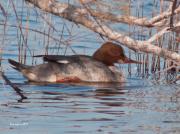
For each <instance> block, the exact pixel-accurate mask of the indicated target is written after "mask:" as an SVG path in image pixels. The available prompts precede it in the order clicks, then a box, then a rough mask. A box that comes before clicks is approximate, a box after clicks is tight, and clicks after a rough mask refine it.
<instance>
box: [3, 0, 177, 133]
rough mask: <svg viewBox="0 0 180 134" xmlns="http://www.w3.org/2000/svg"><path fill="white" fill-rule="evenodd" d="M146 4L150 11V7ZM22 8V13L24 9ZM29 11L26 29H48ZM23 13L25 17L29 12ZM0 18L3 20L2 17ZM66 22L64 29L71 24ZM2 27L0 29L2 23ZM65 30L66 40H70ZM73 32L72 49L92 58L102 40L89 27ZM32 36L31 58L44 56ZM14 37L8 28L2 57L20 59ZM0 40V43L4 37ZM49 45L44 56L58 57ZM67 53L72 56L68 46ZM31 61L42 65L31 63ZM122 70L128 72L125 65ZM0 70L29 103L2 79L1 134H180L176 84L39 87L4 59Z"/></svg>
mask: <svg viewBox="0 0 180 134" xmlns="http://www.w3.org/2000/svg"><path fill="white" fill-rule="evenodd" d="M18 1H20V0H18ZM1 2H2V3H1ZM1 2H0V3H1V4H3V5H4V6H7V8H5V9H6V10H7V11H8V13H9V15H8V24H14V23H13V22H14V21H16V18H15V16H14V13H13V11H11V10H12V8H8V6H9V5H8V4H7V3H6V2H5V1H1ZM8 2H10V1H8ZM15 4H16V6H17V7H18V8H17V10H18V11H19V14H22V6H21V5H22V3H17V2H16V3H15ZM147 5H148V8H150V6H151V4H147ZM23 10H24V11H25V10H26V8H24V9H23ZM29 12H30V13H31V15H32V17H31V18H30V20H31V21H30V22H29V23H30V24H29V26H30V27H33V28H38V29H39V27H42V28H43V29H45V27H46V25H45V24H44V25H42V24H43V22H41V21H42V20H38V21H37V18H36V13H35V11H34V10H32V11H31V10H30V11H29ZM23 13H24V17H25V18H26V13H27V12H23ZM33 14H34V16H33ZM53 17H54V16H53ZM1 18H2V20H3V17H2V16H1ZM53 20H54V19H53ZM55 20H58V24H57V25H58V26H59V27H58V28H57V29H59V30H62V29H61V27H62V26H61V25H60V24H63V23H61V20H59V19H58V18H56V17H55ZM54 22H56V21H54ZM67 24H68V27H72V26H74V24H71V23H69V22H67ZM14 25H16V24H14ZM74 27H75V26H74ZM0 29H3V27H2V25H1V26H0ZM120 29H121V28H120ZM45 30H46V29H45ZM66 30H67V29H66ZM66 30H65V32H64V34H65V35H64V37H63V38H64V40H67V39H72V36H71V35H70V33H68V32H67V31H68V30H67V31H66ZM72 30H74V32H72V34H74V37H75V38H74V39H73V40H72V42H73V43H72V44H73V45H72V48H73V49H74V50H75V51H76V52H77V53H78V54H88V55H90V54H92V53H93V52H94V51H95V49H97V48H98V47H99V44H100V42H103V41H102V39H100V38H98V37H97V36H96V35H94V34H93V33H92V32H90V31H87V29H83V28H81V29H78V28H77V27H75V28H73V29H72ZM80 31H85V33H82V32H81V34H78V32H80ZM30 33H31V35H29V37H28V39H29V40H28V46H29V48H30V50H32V51H33V52H34V54H44V52H45V47H46V44H44V43H43V39H42V37H43V36H42V35H36V38H34V34H35V33H33V32H30ZM58 34H59V33H53V36H55V37H57V36H58ZM85 35H86V36H85ZM16 36H17V28H12V27H8V30H7V31H6V36H5V37H6V41H5V43H4V45H3V46H1V49H3V53H2V57H3V58H4V59H8V58H11V59H15V60H17V59H18V56H19V51H18V41H19V40H18V39H17V37H16ZM70 36H71V38H70ZM0 38H1V41H2V36H1V37H0ZM95 39H96V40H95ZM50 42H53V43H52V44H51V45H50V49H48V52H49V53H50V54H56V53H57V48H58V45H57V44H56V43H54V41H50ZM63 53H65V48H63V49H60V52H58V54H63ZM66 53H67V54H72V53H73V52H72V51H71V49H70V48H69V49H68V50H67V51H66ZM35 62H36V63H41V62H42V61H41V60H40V59H34V63H35ZM31 63H32V57H31V56H30V53H29V52H28V50H27V64H31ZM122 68H123V69H124V71H125V72H127V66H123V67H122ZM133 69H134V70H135V69H136V65H132V70H133ZM2 70H3V71H4V72H5V75H6V76H7V77H8V79H9V80H10V81H11V82H12V83H14V84H15V85H16V86H17V87H18V88H20V89H21V90H22V91H23V92H22V93H23V95H24V96H26V97H27V99H22V98H21V97H20V96H19V95H18V94H17V93H16V92H15V90H14V89H13V88H12V87H11V86H9V85H7V84H6V83H5V82H4V79H3V78H1V79H0V133H2V134H24V133H26V134H32V133H33V134H59V133H60V134H63V133H64V134H75V133H77V134H81V133H82V134H91V133H92V134H119V133H123V134H155V133H163V134H179V133H180V88H179V84H178V83H177V84H167V83H166V82H164V83H163V82H162V83H158V82H154V81H152V80H151V79H142V78H139V77H137V76H135V75H133V77H128V78H127V81H126V83H121V84H105V83H98V84H93V83H88V84H87V83H80V84H37V83H29V82H27V81H26V79H25V78H23V76H22V75H21V74H20V73H19V72H17V71H15V70H13V69H12V68H11V67H10V66H9V64H8V63H7V60H3V61H2ZM134 74H135V73H134Z"/></svg>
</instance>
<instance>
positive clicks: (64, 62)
mask: <svg viewBox="0 0 180 134" xmlns="http://www.w3.org/2000/svg"><path fill="white" fill-rule="evenodd" d="M56 62H57V63H63V64H68V63H69V61H67V60H58V61H56Z"/></svg>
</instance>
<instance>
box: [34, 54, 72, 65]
mask: <svg viewBox="0 0 180 134" xmlns="http://www.w3.org/2000/svg"><path fill="white" fill-rule="evenodd" d="M34 57H43V60H44V61H47V62H48V61H49V62H57V63H62V64H67V63H70V62H72V61H73V59H74V58H73V56H64V55H36V56H34Z"/></svg>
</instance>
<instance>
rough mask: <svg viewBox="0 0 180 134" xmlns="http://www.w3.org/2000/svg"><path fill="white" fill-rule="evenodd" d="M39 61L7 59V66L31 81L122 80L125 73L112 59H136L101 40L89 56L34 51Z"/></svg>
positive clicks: (129, 61) (123, 80) (117, 46)
mask: <svg viewBox="0 0 180 134" xmlns="http://www.w3.org/2000/svg"><path fill="white" fill-rule="evenodd" d="M36 57H43V60H44V61H45V62H44V63H42V64H39V65H35V66H30V65H25V64H21V63H19V62H17V61H14V60H12V59H8V62H9V63H10V64H11V66H12V67H13V68H14V69H16V70H17V71H19V72H21V73H22V75H23V76H24V77H25V78H27V79H28V80H29V81H32V82H48V83H49V82H50V83H68V82H72V83H77V82H125V77H124V74H123V72H122V71H120V70H119V69H118V68H117V67H116V66H115V63H120V64H125V63H137V64H140V62H138V61H135V60H132V59H130V58H128V57H127V56H126V55H125V53H124V50H123V48H122V47H121V46H120V45H119V44H117V43H114V42H105V43H104V44H102V45H101V47H100V48H99V49H97V50H96V51H95V52H94V54H93V55H92V56H87V55H67V56H64V55H37V56H36Z"/></svg>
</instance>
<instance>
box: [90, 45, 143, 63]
mask: <svg viewBox="0 0 180 134" xmlns="http://www.w3.org/2000/svg"><path fill="white" fill-rule="evenodd" d="M93 58H94V59H96V60H98V61H100V62H103V63H104V64H106V65H107V66H113V65H114V63H121V64H125V63H140V62H138V61H134V60H131V59H129V58H128V57H126V55H125V54H124V50H123V48H122V47H121V46H120V45H118V44H116V43H113V42H106V43H104V44H103V45H102V46H101V47H100V48H99V49H98V50H97V51H96V52H95V53H94V54H93Z"/></svg>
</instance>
